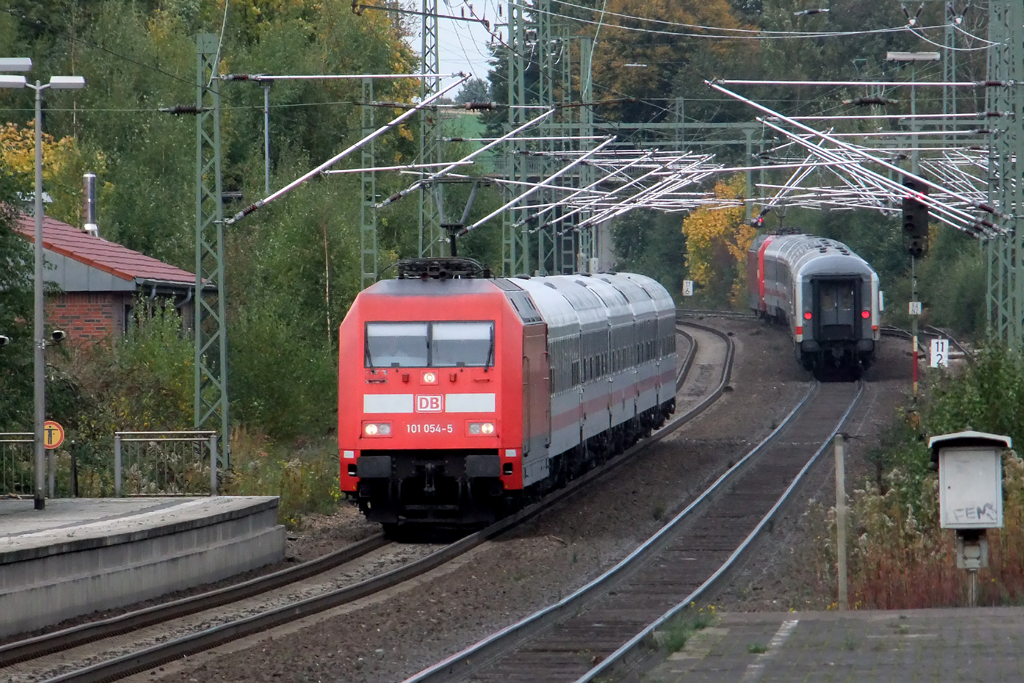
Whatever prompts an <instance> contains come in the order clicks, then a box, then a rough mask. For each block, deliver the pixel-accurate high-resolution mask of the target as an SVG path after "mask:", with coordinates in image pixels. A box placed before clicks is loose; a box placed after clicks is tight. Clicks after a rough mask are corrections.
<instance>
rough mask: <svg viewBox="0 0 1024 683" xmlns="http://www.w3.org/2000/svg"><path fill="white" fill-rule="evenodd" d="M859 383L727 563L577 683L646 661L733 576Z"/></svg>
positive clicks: (814, 459) (807, 467)
mask: <svg viewBox="0 0 1024 683" xmlns="http://www.w3.org/2000/svg"><path fill="white" fill-rule="evenodd" d="M857 384H858V388H857V393H856V394H854V397H853V399H852V400H851V401H850V405H849V406H848V407H847V408H846V411H845V412H844V413H843V416H842V417H841V418H840V419H839V422H838V423H837V424H836V427H835V429H833V430H832V433H831V434H830V435H829V436H828V438H827V439H826V440H825V441H824V443H822V445H821V447H820V448H819V449H818V450H817V451H816V452H815V453H814V455H813V456H811V459H810V460H808V461H807V463H806V464H805V465H804V466H803V467H802V468H801V469H800V471H799V472H798V473H797V475H796V477H795V478H794V479H793V481H792V482H791V483H790V484H789V486H788V487H787V488H786V490H785V491H784V492H783V493H782V495H781V496H780V497H779V499H778V500H777V501H776V502H775V505H773V506H772V508H771V509H770V510H769V511H768V513H767V514H765V516H764V517H762V518H761V521H760V522H759V523H758V525H757V526H756V527H755V528H754V530H753V531H751V532H750V534H749V535H748V536H747V537H746V539H744V541H743V543H742V544H740V546H739V547H738V548H736V550H734V551H733V553H732V554H731V555H730V556H729V559H727V560H726V561H725V563H724V564H722V566H721V567H719V568H718V570H717V571H716V572H715V573H714V574H712V575H711V576H710V577H709V578H708V579H707V580H706V581H704V583H702V584H701V585H700V586H699V587H698V588H697V590H695V591H693V592H692V593H690V594H689V595H687V596H686V598H684V599H683V600H682V601H680V602H679V603H678V604H677V605H676V606H675V607H673V608H672V609H670V610H669V611H668V612H666V613H665V614H663V615H662V616H661V617H659V618H658V619H657V620H656V621H654V622H653V623H651V624H650V625H648V626H647V628H645V629H644V630H643V631H641V632H640V633H638V634H637V635H636V636H634V637H633V638H632V639H631V640H630V641H629V642H627V643H625V644H623V645H622V646H621V647H620V648H619V649H618V650H616V651H615V652H613V653H612V654H610V655H608V656H607V657H606V658H605V659H604V660H602V661H601V662H600V663H598V665H597V666H595V667H593V668H592V669H590V671H588V672H587V673H585V674H584V675H583V676H581V677H579V678H578V679H576V681H574V683H593V681H595V680H596V679H597V677H598V676H602V675H604V676H608V675H610V674H611V671H612V670H615V671H616V673H617V674H621V673H623V672H622V669H624V668H625V669H627V670H628V669H631V668H634V667H635V666H637V665H638V664H640V663H641V662H642V661H643V660H644V659H645V658H646V656H645V655H646V654H648V653H650V651H651V650H654V649H656V641H655V639H654V633H655V631H656V630H657V629H658V628H659V627H660V626H662V625H663V624H665V623H666V622H668V621H670V620H671V619H673V618H675V617H676V616H678V615H680V614H681V613H682V612H684V611H685V610H686V609H688V608H690V607H691V606H693V605H695V604H696V603H697V601H698V600H702V599H703V598H704V596H705V595H707V594H709V593H710V592H711V591H712V590H713V589H714V588H716V587H718V586H719V584H720V583H721V582H722V581H723V579H724V578H726V577H728V576H729V575H730V573H731V570H732V569H734V568H735V564H736V561H737V560H738V559H739V558H740V557H742V556H743V555H744V554H745V553H746V552H747V551H748V550H749V549H750V546H751V545H752V544H753V542H754V541H755V540H756V539H757V537H758V536H759V535H760V534H761V532H762V531H763V530H764V528H765V526H767V525H768V524H769V523H771V522H772V520H773V519H774V518H775V516H776V515H777V514H778V512H779V510H780V509H781V508H782V506H783V505H785V504H786V503H787V502H789V501H790V497H791V496H792V494H793V492H794V491H795V490H796V488H797V486H799V485H800V483H801V482H802V480H803V478H804V475H806V474H807V472H808V471H810V469H811V467H813V466H814V464H815V463H816V462H817V461H818V458H819V457H820V456H821V454H822V453H824V452H825V450H826V449H827V448H828V447H829V445H830V444H831V443H832V440H833V439H834V438H835V436H836V434H838V433H839V430H840V429H842V426H843V425H844V424H845V423H846V420H847V419H848V418H849V416H850V413H851V412H853V409H854V407H855V406H856V405H857V403H858V401H860V397H861V396H862V395H863V393H864V382H862V381H858V383H857ZM788 419H789V418H788V417H787V420H788ZM631 657H632V658H633V660H632V661H629V658H631Z"/></svg>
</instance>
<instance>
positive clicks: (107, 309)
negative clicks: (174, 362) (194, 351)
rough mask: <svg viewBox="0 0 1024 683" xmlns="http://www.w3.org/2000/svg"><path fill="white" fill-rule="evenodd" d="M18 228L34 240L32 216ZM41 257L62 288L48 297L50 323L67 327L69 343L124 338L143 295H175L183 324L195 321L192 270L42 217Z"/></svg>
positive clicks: (157, 298) (46, 274)
mask: <svg viewBox="0 0 1024 683" xmlns="http://www.w3.org/2000/svg"><path fill="white" fill-rule="evenodd" d="M15 229H16V230H17V231H18V232H20V233H21V234H22V235H24V236H25V237H26V238H27V239H28V240H29V241H30V242H34V241H35V239H34V236H35V221H34V219H33V218H32V216H27V215H22V216H20V217H19V219H18V222H17V224H16V225H15ZM43 258H44V259H45V264H46V265H45V267H44V271H43V278H44V279H45V280H46V281H47V282H53V283H55V284H57V285H58V286H59V287H60V288H61V290H62V293H61V294H57V295H52V296H49V297H48V299H47V302H46V322H47V324H48V325H50V326H52V327H55V328H59V329H62V330H64V331H65V332H67V335H68V341H69V342H71V343H80V344H81V343H85V344H89V343H91V342H94V341H98V340H101V339H105V338H107V337H110V336H113V337H115V338H116V337H120V336H121V335H122V334H124V332H125V330H126V329H127V326H128V324H129V322H130V321H131V320H132V308H133V306H134V305H135V302H136V299H137V298H138V297H140V296H141V297H143V298H144V299H145V300H146V301H150V302H155V303H160V304H162V303H163V302H164V301H168V300H173V301H174V304H175V306H176V307H177V309H178V312H179V313H180V314H181V316H182V318H183V319H184V321H185V324H186V325H188V326H190V325H191V321H192V316H193V295H194V290H195V285H196V276H195V275H194V274H193V273H189V272H188V271H185V270H181V269H180V268H175V267H174V266H171V265H168V264H166V263H164V262H163V261H159V260H157V259H155V258H151V257H149V256H145V255H143V254H140V253H139V252H137V251H132V250H131V249H128V248H127V247H123V246H121V245H120V244H115V243H113V242H108V241H107V240H105V239H103V238H101V237H96V236H94V235H89V234H87V233H85V232H82V231H81V230H79V229H78V228H76V227H74V226H71V225H68V224H67V223H62V222H60V221H58V220H54V219H53V218H44V219H43Z"/></svg>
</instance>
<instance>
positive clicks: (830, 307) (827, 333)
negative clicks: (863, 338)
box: [815, 280, 857, 341]
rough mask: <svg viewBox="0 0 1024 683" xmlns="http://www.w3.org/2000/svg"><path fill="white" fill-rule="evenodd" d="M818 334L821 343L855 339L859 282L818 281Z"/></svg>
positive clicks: (816, 285) (816, 284)
mask: <svg viewBox="0 0 1024 683" xmlns="http://www.w3.org/2000/svg"><path fill="white" fill-rule="evenodd" d="M815 289H816V290H817V296H816V298H817V301H818V311H817V315H816V316H815V318H816V319H817V328H818V333H817V334H816V335H815V336H816V337H817V338H818V339H820V340H821V341H828V340H832V339H851V338H854V336H855V335H854V329H855V324H856V322H857V281H856V280H816V281H815Z"/></svg>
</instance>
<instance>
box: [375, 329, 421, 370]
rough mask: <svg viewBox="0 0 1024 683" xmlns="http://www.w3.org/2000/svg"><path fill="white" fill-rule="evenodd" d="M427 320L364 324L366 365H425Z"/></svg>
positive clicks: (395, 366) (393, 366)
mask: <svg viewBox="0 0 1024 683" xmlns="http://www.w3.org/2000/svg"><path fill="white" fill-rule="evenodd" d="M428 350H429V349H428V347H427V323H367V324H366V364H367V365H368V366H369V367H371V368H372V367H384V368H422V367H426V365H427V355H428Z"/></svg>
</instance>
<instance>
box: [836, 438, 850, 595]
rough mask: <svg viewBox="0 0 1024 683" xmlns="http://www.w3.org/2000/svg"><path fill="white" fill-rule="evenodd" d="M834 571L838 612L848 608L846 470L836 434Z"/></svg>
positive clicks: (840, 443)
mask: <svg viewBox="0 0 1024 683" xmlns="http://www.w3.org/2000/svg"><path fill="white" fill-rule="evenodd" d="M834 443H835V452H836V569H837V570H838V577H837V578H838V583H839V596H838V598H837V602H838V605H839V609H840V610H846V609H847V608H848V607H849V598H848V597H847V594H846V469H845V465H844V463H843V435H842V434H836V438H835V441H834Z"/></svg>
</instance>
